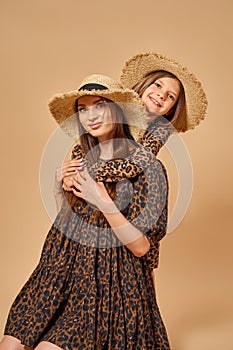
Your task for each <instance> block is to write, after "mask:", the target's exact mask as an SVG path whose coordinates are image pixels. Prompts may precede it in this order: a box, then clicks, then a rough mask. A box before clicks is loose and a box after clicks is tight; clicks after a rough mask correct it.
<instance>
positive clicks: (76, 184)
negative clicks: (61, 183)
mask: <svg viewBox="0 0 233 350" xmlns="http://www.w3.org/2000/svg"><path fill="white" fill-rule="evenodd" d="M72 184H73V187H74V188H75V189H77V190H78V191H81V184H80V182H79V181H77V180H76V179H73V180H72Z"/></svg>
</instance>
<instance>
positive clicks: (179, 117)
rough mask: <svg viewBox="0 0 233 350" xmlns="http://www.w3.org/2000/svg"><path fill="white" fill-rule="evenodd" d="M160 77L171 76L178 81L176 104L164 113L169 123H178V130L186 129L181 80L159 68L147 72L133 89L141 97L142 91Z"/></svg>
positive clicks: (183, 92)
mask: <svg viewBox="0 0 233 350" xmlns="http://www.w3.org/2000/svg"><path fill="white" fill-rule="evenodd" d="M160 78H172V79H176V80H177V81H178V83H179V87H180V93H179V97H178V100H177V102H176V104H175V105H174V106H173V107H172V109H171V110H170V111H169V113H168V114H167V115H164V118H166V119H167V120H168V121H169V122H170V123H171V124H173V125H175V124H176V123H178V124H179V128H180V130H186V123H187V113H186V100H185V91H184V87H183V84H182V83H181V81H180V80H179V79H178V78H177V77H176V76H175V75H174V74H172V73H170V72H167V71H164V70H159V71H154V72H152V73H149V74H147V75H146V76H145V78H143V79H142V80H141V81H140V82H138V83H137V84H136V85H134V87H133V89H134V90H135V91H136V92H137V93H138V94H139V96H140V97H142V95H143V93H144V91H145V90H146V89H147V88H148V87H149V86H150V85H151V84H153V83H154V82H155V81H156V80H158V79H160Z"/></svg>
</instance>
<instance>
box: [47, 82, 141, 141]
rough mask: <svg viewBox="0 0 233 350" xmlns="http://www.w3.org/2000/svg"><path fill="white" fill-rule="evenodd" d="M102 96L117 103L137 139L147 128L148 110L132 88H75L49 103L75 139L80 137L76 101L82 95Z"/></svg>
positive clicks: (56, 116) (62, 125) (55, 116)
mask: <svg viewBox="0 0 233 350" xmlns="http://www.w3.org/2000/svg"><path fill="white" fill-rule="evenodd" d="M87 95H88V96H101V97H104V98H107V99H109V100H111V101H113V102H115V103H117V104H118V105H119V106H120V107H121V108H122V110H123V112H124V115H125V119H126V122H127V123H128V125H129V126H130V129H131V132H132V134H133V136H134V137H135V139H138V138H140V136H141V134H142V131H144V130H145V129H146V111H145V108H144V106H143V104H142V101H141V99H140V97H139V96H138V94H137V93H136V92H135V91H133V90H130V89H127V88H125V89H114V90H91V91H90V90H74V91H71V92H68V93H64V94H57V95H55V96H54V97H53V98H52V99H51V100H50V101H49V103H48V106H49V110H50V112H51V114H52V116H53V117H54V119H55V120H56V122H57V123H58V124H59V125H60V126H61V128H62V129H63V130H64V131H65V132H66V134H68V135H69V136H71V137H72V138H74V139H77V137H79V135H78V126H77V117H76V111H75V102H76V100H77V99H78V98H80V97H82V96H87Z"/></svg>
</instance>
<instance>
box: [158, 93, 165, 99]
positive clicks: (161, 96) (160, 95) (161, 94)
mask: <svg viewBox="0 0 233 350" xmlns="http://www.w3.org/2000/svg"><path fill="white" fill-rule="evenodd" d="M157 96H158V97H159V98H160V100H163V99H164V95H163V92H162V91H159V92H158V93H157Z"/></svg>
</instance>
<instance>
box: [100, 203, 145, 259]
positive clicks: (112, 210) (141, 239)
mask: <svg viewBox="0 0 233 350" xmlns="http://www.w3.org/2000/svg"><path fill="white" fill-rule="evenodd" d="M101 211H102V213H103V215H104V216H105V218H106V220H107V221H108V223H109V225H110V226H111V228H112V230H113V231H114V233H115V235H116V236H117V238H118V239H119V240H120V241H121V242H122V244H123V245H125V246H126V247H127V248H128V249H129V250H130V251H131V252H132V253H133V254H134V255H135V256H137V257H141V256H143V255H145V254H146V253H147V252H148V250H149V249H150V243H149V241H148V239H147V237H146V236H145V235H144V234H143V233H142V232H141V231H140V230H138V229H137V228H136V227H135V226H134V225H132V224H131V223H130V222H129V221H128V220H127V219H126V218H125V217H124V215H123V214H122V213H121V212H120V211H119V210H118V208H117V207H116V206H115V204H114V203H113V202H109V204H108V205H106V209H105V208H102V210H101Z"/></svg>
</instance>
